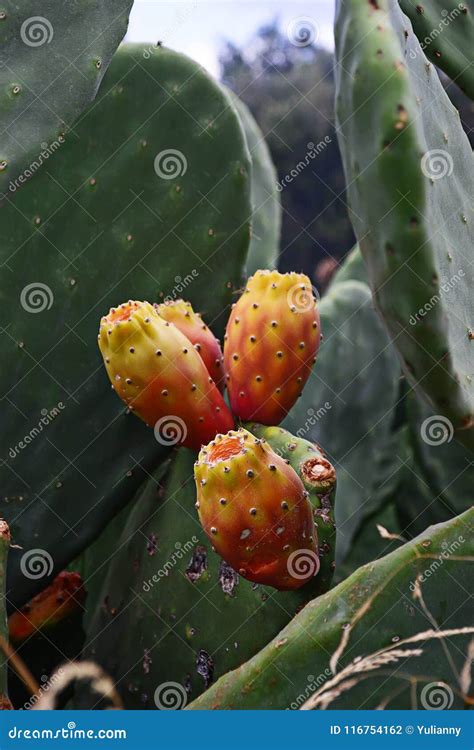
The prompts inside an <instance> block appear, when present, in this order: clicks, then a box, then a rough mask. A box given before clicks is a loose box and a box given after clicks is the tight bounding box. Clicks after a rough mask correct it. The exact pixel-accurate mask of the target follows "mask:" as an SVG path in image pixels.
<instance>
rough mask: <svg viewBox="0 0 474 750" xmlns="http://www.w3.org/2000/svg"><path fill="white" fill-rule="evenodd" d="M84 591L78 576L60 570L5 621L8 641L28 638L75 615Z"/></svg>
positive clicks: (78, 609) (80, 605) (81, 603)
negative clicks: (44, 586)
mask: <svg viewBox="0 0 474 750" xmlns="http://www.w3.org/2000/svg"><path fill="white" fill-rule="evenodd" d="M85 598H86V592H85V589H84V586H83V583H82V578H81V576H80V575H79V573H72V572H68V571H63V572H62V573H60V574H59V575H57V576H56V578H55V579H54V580H53V582H52V583H51V584H50V585H49V586H48V587H47V588H45V589H44V591H41V593H39V594H37V595H36V596H35V597H33V599H31V601H30V602H28V604H25V606H24V607H23V608H22V609H21V610H19V611H18V612H14V613H13V614H12V615H10V617H9V618H8V630H9V635H10V639H11V640H12V641H14V642H15V643H20V642H21V641H24V640H26V639H27V638H29V636H30V635H33V634H34V633H36V631H37V630H46V629H47V628H52V627H54V626H55V625H57V624H58V623H59V622H61V621H62V620H65V619H66V618H67V617H69V616H70V615H72V614H74V613H75V612H79V611H80V609H81V607H82V605H83V603H84V600H85Z"/></svg>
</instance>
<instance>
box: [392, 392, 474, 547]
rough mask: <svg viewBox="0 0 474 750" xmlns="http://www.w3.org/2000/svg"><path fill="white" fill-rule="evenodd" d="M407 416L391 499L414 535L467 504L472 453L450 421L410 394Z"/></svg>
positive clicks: (472, 470) (473, 460)
mask: <svg viewBox="0 0 474 750" xmlns="http://www.w3.org/2000/svg"><path fill="white" fill-rule="evenodd" d="M407 417H408V425H409V426H408V430H407V454H408V456H409V458H408V461H407V463H406V465H405V472H404V476H403V483H402V488H401V491H400V492H399V493H398V494H397V496H396V500H397V505H398V510H399V515H400V518H401V519H402V524H403V526H404V527H406V529H407V532H408V534H409V535H410V536H413V535H415V534H417V533H419V532H420V531H422V530H423V529H424V528H426V526H428V524H430V523H439V522H442V521H445V520H447V519H449V518H451V517H452V516H453V515H457V514H459V513H462V512H463V511H465V510H467V509H468V508H470V507H471V506H472V498H473V476H474V456H473V455H472V453H471V451H470V450H468V449H467V448H465V447H464V445H462V444H461V443H459V442H458V441H457V440H456V437H455V436H454V435H453V429H452V426H451V425H450V423H449V422H448V421H447V420H446V419H445V418H443V417H442V416H440V415H439V414H433V412H432V410H431V409H430V407H429V406H428V405H426V404H424V403H423V402H421V401H419V399H416V398H415V397H414V395H413V394H410V395H409V397H408V399H407ZM415 479H416V481H414V480H415ZM406 497H410V502H409V503H407V502H406V500H405V499H404V498H406Z"/></svg>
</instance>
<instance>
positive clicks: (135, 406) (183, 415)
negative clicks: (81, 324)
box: [98, 301, 234, 450]
mask: <svg viewBox="0 0 474 750" xmlns="http://www.w3.org/2000/svg"><path fill="white" fill-rule="evenodd" d="M98 340H99V347H100V350H101V352H102V356H103V358H104V362H105V367H106V370H107V373H108V375H109V378H110V381H111V383H112V388H113V389H114V390H115V392H116V393H117V394H118V395H119V396H120V398H121V399H122V400H123V401H125V403H126V404H127V405H128V408H129V409H130V410H132V411H133V412H134V413H135V414H137V415H138V416H139V417H140V418H141V419H143V421H144V422H146V423H147V424H148V425H150V426H152V427H154V430H155V436H156V438H157V440H158V442H162V443H163V444H165V445H166V444H167V443H168V444H176V443H180V444H182V445H186V446H187V447H189V448H193V449H195V450H198V449H199V447H200V446H201V445H202V444H203V443H206V442H208V441H209V440H210V439H212V438H213V437H214V435H216V433H217V432H219V431H221V430H228V429H231V428H232V427H233V422H234V420H233V418H232V415H231V413H230V411H229V409H228V408H227V406H226V404H225V401H224V399H223V398H222V396H221V394H220V393H219V391H218V389H217V386H216V384H215V383H214V381H213V380H212V378H211V377H210V375H209V373H208V371H207V369H206V366H205V364H204V362H203V360H202V359H201V356H200V355H199V353H198V352H197V351H196V349H195V348H194V347H193V345H192V344H191V342H190V341H189V339H188V338H186V336H185V335H184V334H183V333H181V331H180V330H179V329H178V328H176V326H174V325H173V324H172V323H168V321H166V320H163V318H161V317H160V316H159V315H158V313H157V311H156V310H155V308H154V307H153V306H152V305H150V304H149V303H148V302H136V301H129V302H127V303H123V304H122V305H119V306H118V307H116V308H111V310H110V312H109V314H108V315H106V316H104V317H103V318H102V320H101V323H100V332H99V337H98Z"/></svg>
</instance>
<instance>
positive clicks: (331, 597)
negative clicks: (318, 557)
mask: <svg viewBox="0 0 474 750" xmlns="http://www.w3.org/2000/svg"><path fill="white" fill-rule="evenodd" d="M473 522H474V510H470V511H467V512H466V513H463V515H461V516H458V517H456V518H453V519H452V520H450V521H447V522H446V523H445V524H440V525H439V526H432V527H430V528H428V529H426V531H425V532H424V533H423V534H422V535H421V536H419V537H417V538H416V539H414V540H413V541H411V542H409V543H408V544H405V545H403V546H402V547H400V548H399V549H398V550H396V551H394V552H393V553H391V554H389V555H387V556H386V557H383V558H382V559H380V560H377V561H376V562H373V563H371V564H369V565H366V566H364V567H362V568H359V570H357V571H356V572H355V573H354V574H353V575H352V576H350V577H349V578H347V579H346V580H345V581H344V582H343V583H340V584H339V586H337V587H336V588H334V589H332V590H331V591H329V592H328V593H327V594H325V595H324V596H322V597H319V598H318V599H315V600H314V601H312V602H310V603H309V604H308V605H307V606H306V607H305V608H304V609H303V610H302V612H300V613H299V614H298V615H297V616H296V617H295V618H294V619H293V620H292V622H291V623H290V624H289V625H288V626H287V627H286V628H285V629H284V630H282V631H281V632H280V633H278V635H277V636H276V637H275V638H274V639H273V641H271V642H270V643H269V644H268V645H267V646H266V647H265V648H264V649H263V650H262V651H260V653H259V654H257V655H256V656H255V657H254V658H253V659H251V660H250V661H248V662H247V663H246V664H244V665H243V666H242V667H240V668H239V669H237V670H235V671H233V672H229V673H228V674H226V675H224V676H223V677H222V678H221V679H220V680H218V681H217V683H216V684H215V685H213V686H211V688H210V689H209V690H208V691H207V692H206V693H204V695H202V696H201V697H200V698H198V699H197V700H195V701H193V703H192V704H191V705H190V706H189V708H190V709H196V710H200V709H204V710H206V709H255V708H259V709H286V708H291V709H298V708H300V707H301V706H303V705H304V704H305V702H306V701H308V700H309V699H312V700H315V699H316V698H318V701H319V702H318V701H317V702H316V704H313V705H311V704H310V705H309V706H308V707H313V708H321V707H327V706H329V707H330V708H340V709H347V708H351V709H357V708H364V709H374V708H397V709H399V708H416V707H417V706H416V705H415V706H413V704H412V703H411V700H412V697H413V692H412V691H416V696H417V699H418V700H420V699H421V697H422V696H425V698H424V701H425V702H424V703H423V702H422V705H424V707H427V708H428V707H430V703H429V696H428V697H426V696H427V690H426V689H425V690H424V692H423V689H424V688H426V685H427V684H428V685H430V684H431V683H433V682H438V681H440V682H442V683H443V684H445V685H446V686H447V688H448V692H447V703H448V702H449V704H450V705H449V707H451V706H452V707H453V708H463V707H464V698H466V700H468V699H467V696H464V691H463V687H462V683H461V681H460V682H458V681H457V679H456V672H457V673H458V674H459V672H460V670H461V669H462V667H463V665H464V664H468V663H469V661H466V655H465V654H466V652H467V647H468V643H469V641H470V640H471V638H472V632H474V628H472V627H470V625H471V621H472V617H471V612H470V606H469V603H468V600H467V598H466V592H465V590H464V587H463V586H459V585H457V583H456V581H459V580H463V579H464V580H468V578H469V576H470V575H472V561H473V553H474V536H473ZM430 566H431V570H433V567H434V568H435V569H436V574H435V575H430V574H429V573H428V574H426V571H427V570H428V571H429V570H430ZM453 581H454V583H453ZM417 591H419V592H420V593H421V596H422V597H423V598H422V601H423V605H422V606H420V594H418V593H417ZM463 629H464V630H463ZM443 630H448V636H449V637H448V638H446V636H444V640H443V637H442V636H441V634H440V632H439V631H443ZM456 630H460V631H461V632H458V633H456V632H455V631H456ZM419 633H425V634H426V635H425V637H424V638H423V637H420V638H419V639H418V640H415V641H414V642H413V645H411V644H410V642H409V641H408V642H406V641H405V639H409V638H411V637H414V636H416V635H417V634H419ZM380 650H385V652H387V651H388V654H390V653H391V660H390V658H389V659H388V660H387V661H385V664H386V665H388V667H387V666H385V668H384V660H383V658H381V659H380V654H379V662H378V666H379V668H380V670H378V669H377V660H376V659H375V660H374V659H373V657H374V656H376V652H379V651H380ZM408 657H410V658H408ZM371 658H372V666H371ZM402 660H403V662H402ZM400 663H403V672H404V678H402V679H403V680H406V685H405V689H404V690H403V689H402V686H403V682H402V684H400V678H399V676H398V675H394V676H392V677H390V675H387V671H388V670H390V671H393V670H396V669H397V666H396V665H397V664H398V665H400ZM358 665H359V666H358ZM344 668H347V669H348V673H347V672H346V673H345V674H344V673H343V670H344ZM453 673H454V676H453ZM336 677H337V681H336V683H332V680H334V679H335V678H336ZM341 686H343V687H342V688H341V689H337V688H338V687H341ZM331 687H333V688H334V692H333V693H332V694H331V692H328V693H327V694H326V697H324V696H323V695H322V693H323V692H324V690H325V689H327V690H328V691H329V689H330V688H331ZM426 702H427V703H428V706H427V705H426ZM432 707H433V706H432Z"/></svg>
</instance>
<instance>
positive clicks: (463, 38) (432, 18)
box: [399, 0, 474, 99]
mask: <svg viewBox="0 0 474 750" xmlns="http://www.w3.org/2000/svg"><path fill="white" fill-rule="evenodd" d="M399 1H400V6H401V9H402V10H403V12H404V13H406V15H407V16H408V18H409V19H410V21H411V23H412V26H413V31H414V32H415V34H416V35H417V37H418V39H419V41H420V45H421V47H422V49H423V51H424V52H425V54H426V56H427V57H428V58H429V59H430V60H431V62H432V63H434V65H436V66H437V67H438V68H441V69H442V70H444V72H445V73H446V74H447V75H448V76H449V77H450V78H452V79H453V81H455V82H456V83H457V85H458V86H459V87H460V88H461V89H462V90H463V91H464V92H465V93H466V94H467V95H468V96H470V97H471V99H474V70H473V64H472V50H473V47H474V3H473V2H472V0H465V2H463V3H460V2H458V0H423V1H422V2H421V3H419V2H416V0H399Z"/></svg>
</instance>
